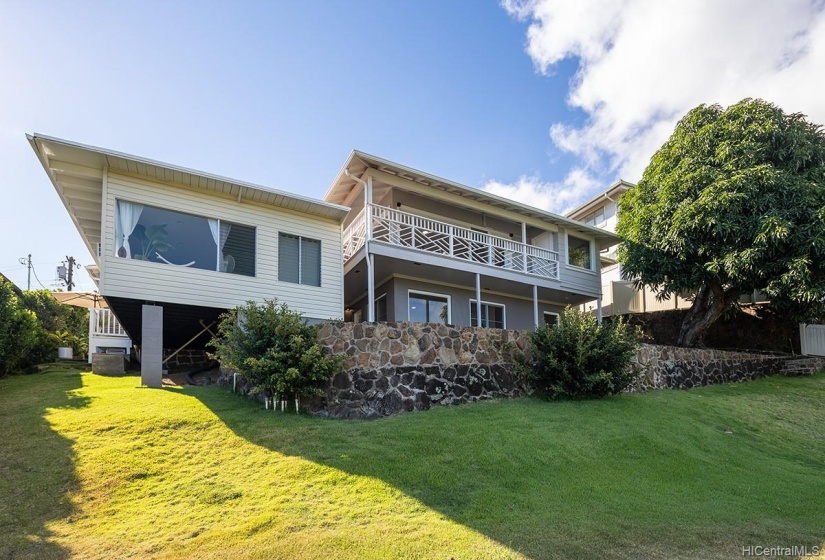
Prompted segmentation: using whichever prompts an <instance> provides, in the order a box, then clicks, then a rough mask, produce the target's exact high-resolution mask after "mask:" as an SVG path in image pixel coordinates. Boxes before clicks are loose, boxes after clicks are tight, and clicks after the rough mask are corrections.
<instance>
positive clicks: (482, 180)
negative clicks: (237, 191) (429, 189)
mask: <svg viewBox="0 0 825 560" xmlns="http://www.w3.org/2000/svg"><path fill="white" fill-rule="evenodd" d="M0 5H2V12H3V17H2V19H0V163H2V169H3V170H4V171H5V173H4V181H3V184H2V187H0V188H2V203H0V234H1V235H2V237H3V242H2V243H0V272H2V273H4V274H6V275H7V276H9V277H10V278H11V279H12V280H14V281H15V282H16V283H18V285H21V286H25V282H26V270H25V268H23V267H21V265H19V264H18V262H17V259H18V257H22V256H24V255H26V254H28V253H31V254H32V255H33V261H34V263H35V267H36V271H37V273H38V276H39V279H40V281H41V282H42V283H43V284H44V285H46V286H47V287H51V285H52V280H53V279H54V276H55V272H54V270H55V267H56V266H57V265H58V264H59V262H60V261H61V260H63V259H64V258H65V256H66V255H73V256H75V257H76V258H77V259H78V260H79V262H81V263H83V264H89V263H91V262H92V261H91V257H90V256H89V255H88V254H87V252H86V250H85V248H84V246H83V245H82V243H81V241H80V237H79V235H78V234H77V232H76V230H75V229H74V226H73V225H72V223H71V221H70V219H69V217H68V215H67V214H66V212H65V210H64V209H63V207H62V205H61V203H60V201H59V199H58V197H57V195H56V194H55V192H54V190H53V188H52V186H51V184H50V183H49V181H48V179H47V177H46V175H45V173H44V172H43V170H42V168H41V167H40V165H39V163H38V161H37V159H36V158H35V156H34V154H33V152H32V150H31V148H30V147H29V145H28V143H27V142H26V140H25V136H24V135H25V133H26V132H40V133H44V134H48V135H51V136H57V137H62V138H67V139H70V140H74V141H78V142H82V143H86V144H92V145H97V146H101V147H105V148H110V149H114V150H119V151H123V152H127V153H132V154H136V155H140V156H145V157H149V158H152V159H157V160H161V161H166V162H170V163H173V164H177V165H182V166H186V167H192V168H195V169H200V170H203V171H207V172H211V173H216V174H220V175H225V176H229V177H233V178H237V179H241V180H245V181H250V182H254V183H259V184H262V185H265V186H269V187H272V188H278V189H283V190H287V191H294V192H299V193H302V194H307V195H311V196H316V197H321V196H323V194H324V192H325V191H326V189H327V187H328V186H329V184H330V182H331V181H332V179H333V178H334V176H335V174H336V173H337V171H338V170H339V168H340V166H341V165H342V163H343V162H344V160H345V158H346V156H347V155H348V153H349V151H350V150H352V149H353V148H357V149H360V150H364V151H367V152H370V153H374V154H376V155H380V156H382V157H385V158H387V159H391V160H394V161H397V162H399V163H403V164H406V165H409V166H412V167H416V168H419V169H422V170H425V171H428V172H431V173H434V174H437V175H440V176H443V177H446V178H449V179H452V180H455V181H458V182H461V183H464V184H466V185H469V186H473V187H478V188H486V189H488V190H491V191H492V192H497V193H499V194H504V195H507V196H512V197H513V198H517V199H520V200H522V201H526V202H530V203H533V204H536V205H539V206H542V207H544V208H547V209H551V210H554V211H563V210H564V209H565V208H569V207H570V206H572V205H574V204H575V203H576V202H580V201H581V200H583V199H584V198H586V197H587V196H589V195H592V194H595V193H596V192H598V190H600V189H602V188H605V187H606V186H608V185H609V183H611V182H612V181H614V180H616V179H617V178H619V177H620V176H621V177H624V178H626V179H628V180H638V178H639V176H640V174H641V170H642V169H643V168H644V164H645V163H646V161H647V160H648V159H649V157H650V155H651V154H652V152H653V151H654V150H655V148H656V147H658V145H660V144H661V142H662V141H663V140H664V139H665V138H667V135H669V133H670V132H671V131H672V127H673V124H674V123H675V121H676V119H677V118H678V117H679V116H681V114H683V113H684V112H685V111H686V110H687V109H689V108H690V107H692V106H695V105H696V104H698V103H701V102H721V103H723V104H727V103H732V102H735V101H737V100H738V99H740V98H741V97H745V96H746V95H753V96H765V97H767V98H769V99H771V100H774V101H777V102H779V103H780V104H783V106H785V104H786V103H787V104H788V105H789V106H788V107H786V108H787V109H789V110H795V111H803V112H806V113H808V114H811V115H812V117H816V118H818V119H819V122H822V121H823V120H825V107H823V102H821V101H819V100H818V97H817V96H815V95H813V94H811V95H809V96H808V97H805V96H804V94H802V93H800V92H798V91H796V90H799V88H794V87H793V81H794V75H788V74H789V70H788V69H790V71H793V72H796V73H797V74H799V75H805V74H806V72H807V73H808V74H811V73H813V72H812V70H816V69H817V68H822V67H823V66H821V65H820V66H817V64H818V63H821V62H823V60H825V59H823V52H825V48H823V41H821V38H822V37H823V36H825V32H823V31H825V26H823V18H822V9H821V3H820V4H817V3H815V2H806V1H802V0H799V1H790V2H788V3H787V4H786V9H785V10H783V12H782V14H776V13H773V11H774V10H775V8H773V7H772V4H771V3H770V2H764V3H763V2H736V1H731V2H729V3H727V4H726V6H728V7H729V9H722V10H720V9H718V8H717V7H716V5H715V3H714V2H701V1H697V2H696V3H695V5H691V7H690V8H689V13H681V12H682V11H684V8H680V7H679V5H678V4H674V3H668V2H664V3H663V2H645V1H644V0H640V1H638V2H618V1H617V2H606V3H602V4H599V3H598V2H595V1H590V0H588V1H581V2H550V1H549V0H535V1H528V2H515V1H508V2H505V3H504V4H499V3H497V2H482V1H475V0H473V1H471V0H452V1H450V0H438V1H433V0H426V1H421V0H416V1H415V2H402V1H401V0H376V1H367V0H358V1H353V2H343V1H329V2H313V3H307V2H299V1H277V2H274V1H273V2H251V1H244V2H240V1H239V2H213V1H206V2H183V1H174V2H172V1H168V2H167V1H158V0H154V1H144V2H136V1H122V2H121V1H118V2H83V1H74V2H57V1H54V2H43V1H37V0H32V1H26V2H24V1H17V0H5V1H4V0H0ZM661 6H664V7H661ZM711 12H712V13H714V14H719V13H720V12H721V18H719V16H718V15H717V16H716V17H717V19H721V20H722V21H720V22H718V25H716V24H714V25H707V24H706V23H703V24H702V25H701V26H700V25H695V26H691V25H690V22H691V21H694V20H695V21H697V22H700V21H702V20H703V19H704V21H707V19H706V17H707V15H708V13H711ZM748 14H751V15H748ZM752 14H756V15H752ZM657 18H658V19H657ZM743 18H744V19H745V20H746V21H744V23H743V22H742V20H743ZM645 22H647V23H649V24H651V25H650V26H649V27H646V26H645ZM662 22H669V25H670V27H669V28H668V33H667V34H664V36H662V35H663V34H661V33H659V34H656V33H654V32H653V31H655V29H657V27H656V25H660V24H661V23H662ZM640 29H646V30H647V31H644V32H640ZM767 30H770V31H767ZM800 37H801V38H802V39H800ZM657 41H658V42H659V43H661V44H659V43H657ZM714 41H716V43H715V42H714ZM686 44H691V45H694V47H693V48H690V49H686V48H685V45H686ZM697 44H699V46H698V47H696V46H695V45H697ZM710 46H712V47H714V48H710ZM789 53H790V54H789ZM703 57H705V58H703ZM708 57H710V58H708ZM789 57H790V58H789ZM722 58H724V61H721V62H720V60H721V59H722ZM766 58H767V60H768V61H769V62H771V63H772V64H770V65H767V66H766V65H765V63H764V61H765V59H766ZM717 59H718V60H717ZM788 60H790V62H788ZM708 61H709V62H708ZM714 61H715V62H714ZM782 61H785V62H784V66H782V64H781V63H782ZM674 67H681V68H682V72H681V73H680V74H678V75H676V74H674V73H673V72H674ZM817 73H818V74H821V71H820V72H817ZM671 82H672V84H671ZM683 82H685V83H689V84H692V85H690V86H689V87H686V86H685V84H684V83H683ZM686 90H687V91H686ZM819 91H821V90H819ZM79 279H80V280H81V282H80V285H79V288H80V289H91V288H92V287H93V285H92V283H91V281H89V280H88V279H87V278H86V275H85V273H81V274H80V275H79ZM32 282H33V285H34V287H38V286H39V284H38V283H37V282H36V281H34V280H33V281H32Z"/></svg>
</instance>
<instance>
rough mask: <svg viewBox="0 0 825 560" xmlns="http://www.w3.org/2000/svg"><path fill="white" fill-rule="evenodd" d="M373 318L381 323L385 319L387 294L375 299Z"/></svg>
mask: <svg viewBox="0 0 825 560" xmlns="http://www.w3.org/2000/svg"><path fill="white" fill-rule="evenodd" d="M375 320H376V321H378V322H382V323H385V322H386V321H387V296H382V297H380V298H378V299H377V300H375Z"/></svg>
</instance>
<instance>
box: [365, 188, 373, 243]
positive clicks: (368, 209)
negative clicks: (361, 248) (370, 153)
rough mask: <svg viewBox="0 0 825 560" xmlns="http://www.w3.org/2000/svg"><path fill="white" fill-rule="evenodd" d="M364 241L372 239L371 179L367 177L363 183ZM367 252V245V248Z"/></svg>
mask: <svg viewBox="0 0 825 560" xmlns="http://www.w3.org/2000/svg"><path fill="white" fill-rule="evenodd" d="M364 220H366V223H365V224H364V239H365V240H366V241H370V240H371V239H372V177H371V176H368V177H367V180H366V182H365V183H364ZM367 249H368V250H369V245H368V246H367Z"/></svg>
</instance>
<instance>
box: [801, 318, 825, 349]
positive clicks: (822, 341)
mask: <svg viewBox="0 0 825 560" xmlns="http://www.w3.org/2000/svg"><path fill="white" fill-rule="evenodd" d="M799 340H800V341H801V343H802V355H803V356H825V325H806V324H805V323H800V324H799Z"/></svg>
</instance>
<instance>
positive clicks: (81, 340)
mask: <svg viewBox="0 0 825 560" xmlns="http://www.w3.org/2000/svg"><path fill="white" fill-rule="evenodd" d="M49 339H50V340H51V341H52V343H53V345H54V346H56V347H58V348H66V347H68V348H71V349H72V352H73V354H74V356H76V357H77V356H84V355H85V354H86V351H87V350H88V349H89V339H88V335H87V336H84V337H79V336H77V335H74V334H72V333H70V332H69V331H65V330H63V331H57V332H53V333H49Z"/></svg>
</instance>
